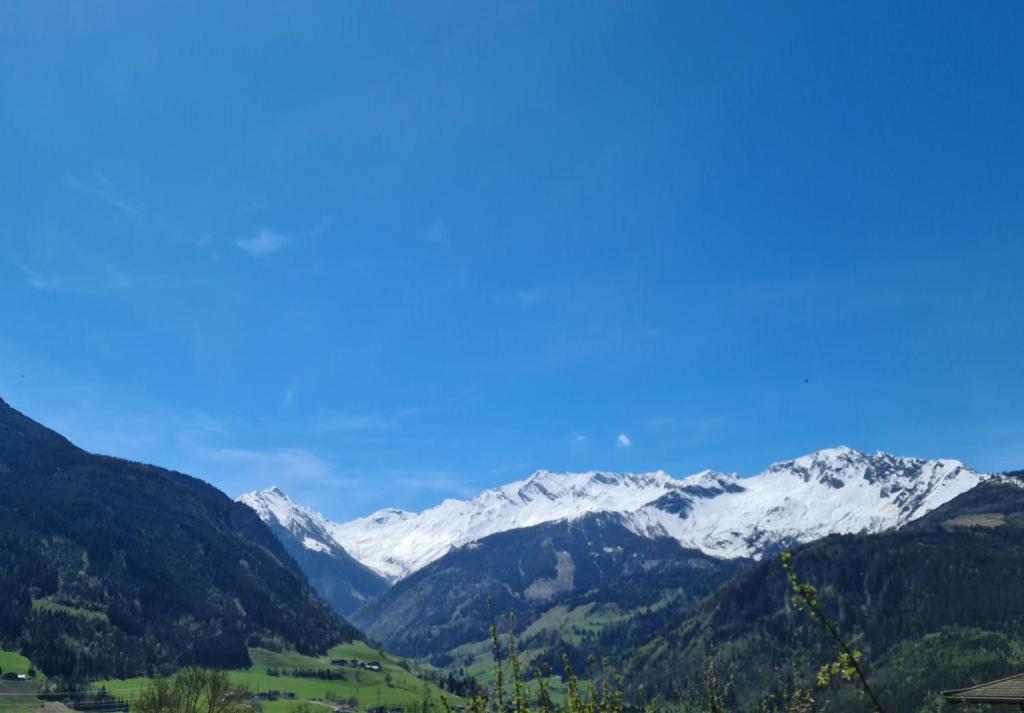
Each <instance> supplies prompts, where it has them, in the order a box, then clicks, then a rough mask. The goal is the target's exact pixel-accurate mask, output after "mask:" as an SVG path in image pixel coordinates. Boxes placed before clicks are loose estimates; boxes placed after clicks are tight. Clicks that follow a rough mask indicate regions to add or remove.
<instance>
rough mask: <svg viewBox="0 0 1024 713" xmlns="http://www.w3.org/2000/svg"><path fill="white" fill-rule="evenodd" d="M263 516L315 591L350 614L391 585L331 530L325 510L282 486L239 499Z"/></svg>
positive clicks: (262, 518)
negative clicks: (315, 508) (321, 511)
mask: <svg viewBox="0 0 1024 713" xmlns="http://www.w3.org/2000/svg"><path fill="white" fill-rule="evenodd" d="M238 501H239V502H240V503H243V504H245V505H248V506H249V507H251V508H252V509H253V510H255V511H256V514H257V515H259V516H260V519H261V520H263V522H265V523H266V524H267V525H268V526H269V527H270V529H271V530H272V531H273V533H274V534H275V535H276V536H277V539H279V540H280V541H281V544H283V545H284V548H285V550H287V551H288V554H290V555H291V556H292V558H293V559H294V560H295V561H296V562H297V563H298V564H299V567H300V568H301V569H302V571H303V572H305V573H306V577H307V578H308V579H309V582H310V584H312V585H313V588H314V589H315V590H316V591H317V593H318V594H319V595H320V596H322V597H323V598H324V599H326V600H327V601H328V602H329V603H330V604H331V606H333V607H334V608H335V609H336V610H337V611H339V612H341V613H342V614H343V615H345V616H348V615H349V614H351V613H352V612H354V611H355V610H356V609H357V608H358V607H359V606H361V605H362V604H364V603H365V602H366V601H367V600H368V599H369V598H371V597H373V596H376V595H377V594H380V593H381V592H383V591H384V590H385V589H387V587H388V583H387V581H386V580H385V579H384V578H383V577H381V576H380V575H379V574H377V573H376V572H374V571H372V570H371V569H369V568H368V567H366V566H364V565H362V564H360V563H359V562H358V561H356V560H355V559H353V558H352V557H351V556H350V555H349V554H348V552H346V551H345V549H344V548H343V547H342V546H341V545H339V544H338V542H337V541H336V540H335V539H334V536H333V535H332V534H331V524H330V523H329V522H327V520H325V519H324V517H323V515H321V514H319V513H317V512H314V511H312V510H310V509H309V508H307V507H303V506H302V505H299V504H298V503H296V502H295V501H294V500H292V499H291V498H290V497H288V496H287V495H285V494H284V492H282V491H281V490H280V489H279V488H277V487H272V488H267V489H266V490H262V491H259V492H252V493H246V494H245V495H243V496H242V497H240V498H239V499H238Z"/></svg>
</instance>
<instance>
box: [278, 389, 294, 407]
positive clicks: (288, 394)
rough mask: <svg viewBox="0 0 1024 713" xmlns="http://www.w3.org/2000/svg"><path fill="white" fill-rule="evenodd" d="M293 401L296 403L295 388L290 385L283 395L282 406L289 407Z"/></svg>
mask: <svg viewBox="0 0 1024 713" xmlns="http://www.w3.org/2000/svg"><path fill="white" fill-rule="evenodd" d="M293 403H295V389H294V388H292V387H288V388H287V389H285V392H284V396H282V397H281V408H283V409H285V408H288V407H290V406H291V405H292V404H293Z"/></svg>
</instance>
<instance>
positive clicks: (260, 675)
mask: <svg viewBox="0 0 1024 713" xmlns="http://www.w3.org/2000/svg"><path fill="white" fill-rule="evenodd" d="M250 656H251V657H252V660H253V665H252V667H251V668H249V669H247V670H243V671H232V672H231V678H232V679H233V680H235V681H237V682H238V683H244V684H246V685H247V686H249V688H250V689H251V690H252V691H253V692H254V693H266V692H267V691H271V690H276V691H282V692H284V691H287V692H290V693H294V694H295V697H296V698H295V700H286V699H279V700H276V701H262V702H261V707H262V708H263V711H264V712H265V713H290V711H292V710H293V709H294V708H296V707H297V706H299V705H300V704H301V703H302V702H303V701H305V700H308V699H311V698H318V699H327V698H330V699H332V700H338V701H346V700H350V699H351V700H355V701H357V702H358V705H359V707H360V708H366V707H372V706H388V707H405V706H409V705H411V704H418V703H420V702H421V701H422V700H423V697H424V682H423V681H422V680H420V679H419V678H417V677H416V676H415V674H413V673H412V672H410V671H408V670H406V666H408V665H409V664H407V663H406V664H405V665H403V663H405V662H404V661H403V660H402V659H398V658H395V657H392V656H389V655H388V654H385V653H382V652H380V651H378V650H376V649H374V648H372V647H370V646H369V645H367V644H365V643H363V642H359V641H357V642H352V643H350V644H342V645H340V646H335V647H334V648H333V649H331V650H330V651H329V652H328V653H327V655H326V656H321V657H315V656H305V655H303V654H300V653H297V652H294V651H287V652H275V651H268V650H266V649H252V650H251V651H250ZM331 659H347V660H357V661H361V662H366V663H369V662H374V661H375V662H377V663H379V664H380V665H381V670H380V671H366V670H361V669H349V668H345V667H340V666H333V665H331ZM324 668H329V669H331V670H332V671H343V672H344V674H345V676H346V678H345V679H344V680H331V681H328V680H322V679H319V678H306V677H300V676H293V675H290V673H288V672H290V671H293V670H295V669H307V670H308V669H314V670H318V669H324ZM275 669H276V670H278V671H280V672H281V673H282V675H270V674H268V673H267V671H268V670H275ZM285 674H287V675H285ZM150 681H151V679H148V678H131V679H108V680H105V681H96V682H95V683H94V684H93V688H94V689H98V688H100V687H105V688H106V689H107V690H108V691H110V692H111V693H112V694H115V695H119V696H123V697H126V698H131V697H132V695H133V694H135V693H137V692H138V691H140V690H141V689H142V688H144V687H145V686H146V685H147V684H148V683H150ZM426 694H427V696H428V697H429V699H430V700H432V701H433V702H434V703H435V705H438V704H439V701H440V698H439V694H440V689H439V688H438V687H437V686H435V685H434V684H427V691H426ZM449 699H450V700H453V701H455V702H461V699H458V698H456V697H454V696H449Z"/></svg>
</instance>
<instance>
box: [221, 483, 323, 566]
mask: <svg viewBox="0 0 1024 713" xmlns="http://www.w3.org/2000/svg"><path fill="white" fill-rule="evenodd" d="M238 502H240V503H244V504H246V505H248V506H249V507H251V508H252V509H253V510H255V511H256V514H257V515H259V516H260V519H261V520H263V522H265V523H267V524H268V525H271V527H273V526H278V527H281V528H284V529H285V530H287V531H288V532H290V533H291V534H293V535H295V536H296V537H298V538H300V539H301V540H302V541H303V545H304V546H305V547H306V549H309V550H314V551H316V552H329V551H330V550H331V549H332V547H337V546H338V545H337V543H335V542H334V538H333V537H331V535H330V533H329V532H328V528H329V525H328V522H327V520H326V519H325V518H324V516H323V515H321V514H320V513H318V512H314V511H313V510H310V509H309V508H307V507H304V506H302V505H299V504H298V503H297V502H295V501H294V500H292V499H291V498H290V497H288V495H286V494H285V493H284V491H283V490H281V489H280V488H278V487H277V486H276V485H275V486H273V487H270V488H267V489H266V490H259V491H253V492H251V493H245V494H244V495H242V496H241V497H240V498H238Z"/></svg>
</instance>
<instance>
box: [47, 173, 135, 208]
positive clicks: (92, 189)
mask: <svg viewBox="0 0 1024 713" xmlns="http://www.w3.org/2000/svg"><path fill="white" fill-rule="evenodd" d="M64 185H65V186H67V187H68V188H70V189H71V190H74V191H78V192H79V193H85V194H86V195H90V196H94V197H96V198H99V199H100V200H102V201H105V202H106V203H107V204H108V205H111V206H113V207H114V208H117V209H118V210H120V211H123V212H125V213H131V214H135V213H138V212H139V211H138V209H137V208H136V207H135V206H134V205H132V204H131V203H129V202H128V201H126V200H124V198H122V197H121V196H120V195H119V194H118V190H117V187H116V186H114V184H113V183H112V182H111V181H110V179H108V178H107V177H106V176H104V175H103V174H102V173H99V172H98V171H97V172H96V173H94V174H93V175H92V178H80V177H78V176H73V175H68V176H65V178H64Z"/></svg>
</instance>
